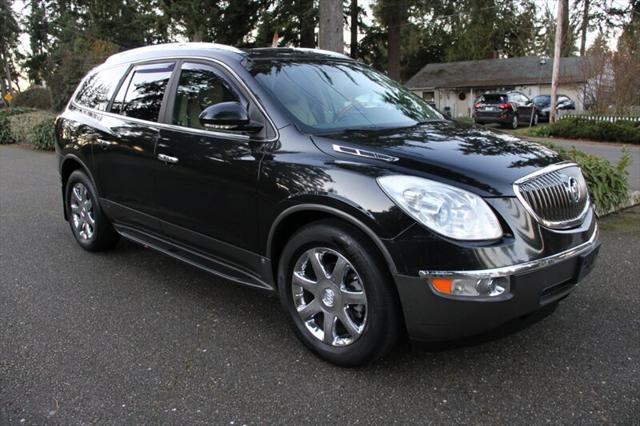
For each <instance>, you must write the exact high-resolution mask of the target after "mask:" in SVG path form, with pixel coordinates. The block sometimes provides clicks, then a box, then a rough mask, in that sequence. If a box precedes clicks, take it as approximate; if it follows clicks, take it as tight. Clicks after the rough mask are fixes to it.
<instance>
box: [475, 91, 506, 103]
mask: <svg viewBox="0 0 640 426" xmlns="http://www.w3.org/2000/svg"><path fill="white" fill-rule="evenodd" d="M480 102H484V103H487V104H502V103H504V102H507V96H506V95H500V94H495V93H489V94H486V95H482V96H481V97H480Z"/></svg>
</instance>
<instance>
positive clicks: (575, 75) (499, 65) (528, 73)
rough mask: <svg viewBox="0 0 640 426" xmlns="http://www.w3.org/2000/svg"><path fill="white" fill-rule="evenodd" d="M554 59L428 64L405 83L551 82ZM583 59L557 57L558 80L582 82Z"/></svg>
mask: <svg viewBox="0 0 640 426" xmlns="http://www.w3.org/2000/svg"><path fill="white" fill-rule="evenodd" d="M552 69H553V60H552V59H547V60H546V63H545V64H541V60H540V58H539V57H537V56H522V57H517V58H507V59H484V60H477V61H462V62H447V63H436V64H427V65H425V66H424V67H423V68H422V69H421V70H420V71H418V72H417V73H416V74H415V75H414V76H413V77H411V78H410V79H409V80H408V81H407V82H406V83H405V86H407V87H408V88H454V87H455V88H461V87H502V86H515V85H522V84H550V83H551V71H552ZM585 81H586V78H585V68H584V66H583V58H581V57H568V58H561V60H560V83H565V84H566V83H582V82H585Z"/></svg>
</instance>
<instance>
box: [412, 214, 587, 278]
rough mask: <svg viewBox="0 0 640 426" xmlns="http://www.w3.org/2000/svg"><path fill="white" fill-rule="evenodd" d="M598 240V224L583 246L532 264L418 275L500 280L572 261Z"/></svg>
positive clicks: (422, 276)
mask: <svg viewBox="0 0 640 426" xmlns="http://www.w3.org/2000/svg"><path fill="white" fill-rule="evenodd" d="M597 239H598V224H597V222H596V225H595V228H594V230H593V234H592V235H591V237H590V238H589V240H587V241H585V242H584V243H582V244H579V245H577V246H575V247H573V248H570V249H568V250H565V251H563V252H560V253H556V254H554V255H551V256H548V257H543V258H542V259H536V260H532V261H530V262H525V263H519V264H517V265H512V266H504V267H501V268H493V269H481V270H475V271H419V272H418V274H419V275H420V277H421V278H431V277H452V276H456V277H463V278H466V277H468V278H476V279H482V278H498V277H509V276H512V275H517V274H521V273H523V272H530V271H535V270H537V269H541V268H544V267H547V266H551V265H554V264H556V263H558V262H562V261H563V260H567V259H570V258H572V257H574V256H577V255H579V254H582V253H584V252H586V251H588V250H589V249H591V248H592V247H593V246H594V245H595V243H596V241H597Z"/></svg>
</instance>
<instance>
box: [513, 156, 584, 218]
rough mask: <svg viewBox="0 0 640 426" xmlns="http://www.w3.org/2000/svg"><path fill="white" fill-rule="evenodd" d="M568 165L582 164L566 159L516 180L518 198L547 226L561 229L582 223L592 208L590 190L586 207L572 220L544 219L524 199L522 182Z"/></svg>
mask: <svg viewBox="0 0 640 426" xmlns="http://www.w3.org/2000/svg"><path fill="white" fill-rule="evenodd" d="M568 167H577V168H578V169H580V166H579V165H578V164H577V163H573V162H568V161H565V162H561V163H558V164H552V165H551V166H547V167H545V168H543V169H540V170H536V171H535V172H533V173H530V174H528V175H526V176H523V177H521V178H520V179H518V180H516V181H515V182H514V183H513V192H514V193H515V194H516V197H517V198H518V200H520V203H522V205H523V206H524V208H525V210H526V211H527V212H528V213H529V214H530V215H531V216H532V217H533V218H534V219H535V220H536V221H537V222H538V223H540V224H541V225H542V226H544V227H546V228H550V229H556V230H559V229H560V230H561V229H569V228H573V227H575V226H578V225H580V224H581V223H582V222H583V221H584V218H585V217H586V215H587V213H588V212H589V209H590V208H591V197H590V196H589V192H587V202H586V203H585V205H584V209H583V210H582V212H580V214H579V215H578V216H577V217H576V218H575V219H573V220H570V221H552V220H546V219H543V218H541V217H540V216H538V214H537V213H536V212H535V211H534V210H533V208H532V207H531V206H530V205H529V203H528V202H527V201H526V200H525V199H524V197H523V195H522V194H521V193H520V184H522V183H525V182H527V181H529V180H531V179H534V178H536V177H538V176H541V175H544V174H547V173H550V172H554V171H557V170H562V169H566V168H568ZM580 172H581V173H582V169H580ZM583 177H584V176H583Z"/></svg>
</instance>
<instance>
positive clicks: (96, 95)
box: [76, 65, 128, 111]
mask: <svg viewBox="0 0 640 426" xmlns="http://www.w3.org/2000/svg"><path fill="white" fill-rule="evenodd" d="M127 67H128V66H127V65H119V66H116V67H113V68H108V69H105V70H102V71H98V72H96V73H94V74H92V75H91V76H89V78H87V80H86V81H85V83H84V85H83V86H82V89H80V91H79V92H78V96H76V102H78V103H79V104H80V105H83V106H86V107H89V108H95V109H97V110H100V111H105V110H106V109H107V105H108V104H109V101H110V100H111V97H112V96H113V92H115V90H116V87H117V86H118V82H119V81H120V79H121V78H122V76H123V75H124V73H125V71H126V70H127Z"/></svg>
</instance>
